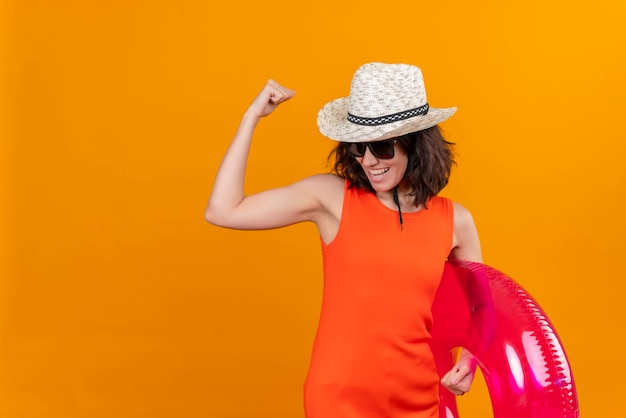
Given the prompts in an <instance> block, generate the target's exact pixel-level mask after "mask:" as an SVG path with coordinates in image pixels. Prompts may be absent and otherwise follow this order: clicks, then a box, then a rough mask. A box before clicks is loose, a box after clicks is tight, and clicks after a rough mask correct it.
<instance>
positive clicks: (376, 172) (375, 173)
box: [370, 167, 389, 177]
mask: <svg viewBox="0 0 626 418" xmlns="http://www.w3.org/2000/svg"><path fill="white" fill-rule="evenodd" d="M387 171H389V167H387V168H381V169H378V170H370V174H371V175H372V176H374V177H376V176H382V175H383V174H385V173H386V172H387Z"/></svg>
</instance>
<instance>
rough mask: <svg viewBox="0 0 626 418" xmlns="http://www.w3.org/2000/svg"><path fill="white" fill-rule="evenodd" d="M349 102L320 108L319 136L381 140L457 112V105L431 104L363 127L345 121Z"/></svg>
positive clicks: (435, 122)
mask: <svg viewBox="0 0 626 418" xmlns="http://www.w3.org/2000/svg"><path fill="white" fill-rule="evenodd" d="M348 102H349V101H348V98H347V97H343V98H340V99H336V100H333V101H332V102H330V103H327V104H326V105H324V107H322V109H320V111H319V113H318V114H317V126H318V128H319V130H320V132H321V133H322V135H324V136H326V137H328V138H330V139H333V140H335V141H341V142H371V141H382V140H384V139H389V138H395V137H397V136H401V135H405V134H409V133H411V132H417V131H421V130H423V129H428V128H431V127H433V126H435V125H437V124H438V123H440V122H443V121H444V120H446V119H448V118H449V117H450V116H452V115H453V114H454V112H456V107H448V108H434V107H431V108H429V109H428V113H427V114H425V115H419V116H414V117H412V118H408V119H404V120H399V121H397V122H392V123H387V124H384V125H377V126H364V125H358V124H355V123H352V122H349V121H348V119H347V117H348Z"/></svg>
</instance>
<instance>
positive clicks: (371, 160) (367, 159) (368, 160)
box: [362, 147, 378, 165]
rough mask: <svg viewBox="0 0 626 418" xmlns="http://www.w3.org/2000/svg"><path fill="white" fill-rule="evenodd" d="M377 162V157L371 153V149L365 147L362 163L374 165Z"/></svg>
mask: <svg viewBox="0 0 626 418" xmlns="http://www.w3.org/2000/svg"><path fill="white" fill-rule="evenodd" d="M377 163H378V158H376V157H374V154H372V150H370V147H365V152H364V153H363V162H362V164H363V165H374V164H377Z"/></svg>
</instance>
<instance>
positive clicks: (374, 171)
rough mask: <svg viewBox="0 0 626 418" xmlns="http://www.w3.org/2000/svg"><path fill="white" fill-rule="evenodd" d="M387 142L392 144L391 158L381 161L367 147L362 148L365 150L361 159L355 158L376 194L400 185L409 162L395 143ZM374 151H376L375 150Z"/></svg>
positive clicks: (404, 153) (381, 159) (402, 150)
mask: <svg viewBox="0 0 626 418" xmlns="http://www.w3.org/2000/svg"><path fill="white" fill-rule="evenodd" d="M387 141H392V142H393V151H394V153H393V157H392V158H389V159H383V158H379V157H377V156H375V155H374V154H372V150H371V149H370V147H369V146H365V147H364V148H365V149H364V152H363V155H362V156H361V157H355V158H356V160H357V162H358V163H359V164H360V165H361V168H363V171H364V172H365V175H366V176H367V178H368V180H369V182H370V184H371V185H372V187H373V188H374V190H375V191H376V192H388V191H391V190H393V188H394V187H396V186H397V185H398V184H400V182H401V181H402V179H404V174H405V173H406V168H407V164H408V161H409V158H408V156H407V154H406V152H405V151H404V149H403V148H402V147H401V146H400V144H398V143H397V141H394V140H387ZM380 142H381V143H382V142H385V141H380ZM370 144H374V143H370ZM361 147H363V145H361ZM374 150H375V151H376V148H374Z"/></svg>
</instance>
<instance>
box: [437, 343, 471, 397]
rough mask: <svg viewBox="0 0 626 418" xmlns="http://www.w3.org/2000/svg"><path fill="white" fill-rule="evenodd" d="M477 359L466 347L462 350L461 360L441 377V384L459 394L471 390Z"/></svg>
mask: <svg viewBox="0 0 626 418" xmlns="http://www.w3.org/2000/svg"><path fill="white" fill-rule="evenodd" d="M475 371H476V359H475V358H474V356H473V355H472V353H470V352H469V351H468V350H466V349H462V350H461V355H460V356H459V361H458V362H457V363H456V364H455V365H454V367H453V368H452V369H451V370H450V371H449V372H448V373H446V374H445V375H444V376H443V377H442V378H441V384H442V385H443V386H444V387H445V388H446V389H448V390H449V391H450V392H452V393H454V394H455V395H457V396H461V395H464V394H465V393H467V392H469V390H470V388H471V386H472V382H473V381H474V372H475Z"/></svg>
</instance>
